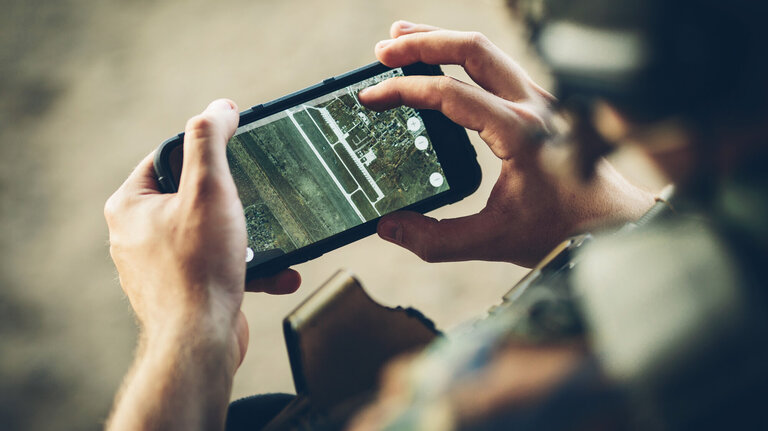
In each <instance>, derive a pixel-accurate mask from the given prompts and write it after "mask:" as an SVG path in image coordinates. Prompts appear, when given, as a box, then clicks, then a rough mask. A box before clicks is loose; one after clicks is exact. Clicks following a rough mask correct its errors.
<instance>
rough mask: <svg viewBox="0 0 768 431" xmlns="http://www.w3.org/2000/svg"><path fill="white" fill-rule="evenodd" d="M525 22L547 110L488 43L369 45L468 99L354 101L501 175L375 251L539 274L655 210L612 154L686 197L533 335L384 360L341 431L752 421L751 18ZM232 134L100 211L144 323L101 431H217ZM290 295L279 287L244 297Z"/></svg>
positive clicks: (585, 258) (646, 4) (224, 354)
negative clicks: (363, 404) (574, 240)
mask: <svg viewBox="0 0 768 431" xmlns="http://www.w3.org/2000/svg"><path fill="white" fill-rule="evenodd" d="M522 10H523V13H524V14H525V16H526V17H527V19H528V22H529V23H530V25H531V28H532V36H533V41H534V44H535V45H536V47H537V49H538V50H539V52H540V53H541V56H542V58H543V59H544V60H545V62H547V64H549V65H550V67H551V68H552V71H553V74H554V76H555V79H556V83H557V87H556V95H557V97H558V99H555V98H554V97H553V96H551V95H550V94H549V93H547V92H546V91H544V90H543V89H542V88H541V87H539V86H538V85H536V84H535V83H533V82H532V81H531V79H530V78H529V77H528V76H527V75H526V74H525V72H524V71H523V70H521V69H520V67H519V66H517V65H516V64H515V63H514V61H512V60H511V59H510V58H509V57H507V56H506V55H505V54H504V53H503V52H501V51H500V50H499V49H498V48H497V47H495V46H494V45H493V44H492V43H491V42H489V41H488V40H487V39H486V38H485V37H483V36H482V35H481V34H479V33H463V32H454V31H447V30H442V29H438V28H435V27H431V26H427V25H417V24H412V23H408V22H404V21H400V22H397V23H395V24H394V25H393V27H392V39H390V40H387V41H382V42H380V43H379V44H378V45H377V46H376V54H377V57H378V58H379V60H380V61H382V62H383V63H385V64H387V65H389V66H401V65H405V64H409V63H412V62H415V61H424V62H427V63H442V64H460V65H462V66H463V67H464V68H465V70H466V71H467V72H468V74H469V75H470V77H472V79H473V80H474V81H475V82H476V83H477V84H479V85H480V87H481V88H478V87H474V86H471V85H468V84H466V83H462V82H459V81H457V80H454V79H451V78H444V77H441V78H438V77H399V78H395V79H391V80H388V81H385V82H383V83H381V84H379V85H377V86H376V87H373V88H371V89H369V90H367V91H365V92H363V93H361V94H360V96H359V97H360V100H361V102H363V103H365V104H366V105H368V106H370V107H372V108H375V109H386V108H388V107H391V106H396V105H400V104H405V105H408V106H411V107H414V108H430V109H439V110H441V111H442V112H443V113H444V114H446V115H447V116H448V117H450V118H451V119H453V120H454V121H455V122H457V123H459V124H461V125H463V126H465V127H467V128H470V129H473V130H477V131H478V132H479V133H480V136H481V137H482V138H483V140H484V141H485V142H486V143H487V144H488V145H489V147H490V149H491V150H492V151H493V152H494V154H496V155H497V156H498V157H499V158H500V159H501V163H502V172H501V175H500V177H499V179H498V181H497V184H496V186H495V187H494V189H493V191H492V193H491V196H490V197H489V200H488V205H487V206H486V208H485V209H484V210H482V211H481V212H480V213H479V214H476V215H471V216H467V217H463V218H459V219H454V220H441V221H437V220H433V219H430V218H428V217H425V216H422V215H419V214H415V213H398V214H393V215H390V216H387V217H385V218H384V219H382V221H381V222H380V224H379V227H378V232H379V235H380V236H381V237H383V238H384V239H387V240H389V241H392V242H394V243H396V244H398V245H401V246H403V247H406V248H407V249H409V250H412V251H413V252H415V253H416V254H418V255H419V256H420V257H422V258H423V259H425V260H428V261H447V260H466V259H486V260H501V261H509V262H515V263H520V264H524V265H532V264H535V263H536V262H537V261H538V260H539V259H541V258H542V257H544V255H545V254H546V253H547V252H548V251H549V249H551V248H552V247H554V246H555V245H556V244H557V243H558V242H560V241H561V240H563V239H565V238H566V237H567V236H568V235H570V234H573V233H575V232H578V231H580V230H582V229H583V228H584V227H585V226H603V227H607V226H609V225H615V224H616V223H622V222H627V221H633V220H636V219H637V218H639V217H640V216H641V215H642V214H643V213H644V212H645V211H646V210H648V208H650V207H651V205H652V204H653V202H654V196H653V195H651V194H649V193H647V192H645V191H643V190H641V189H639V188H637V187H635V186H633V185H631V184H629V183H628V182H627V181H626V180H625V179H624V178H623V177H621V176H620V175H619V174H618V173H616V172H615V171H614V170H613V169H612V168H611V167H610V166H609V165H608V164H607V162H605V161H604V160H602V159H601V156H602V155H603V154H604V153H605V152H606V151H608V150H609V149H611V148H612V147H613V146H615V145H619V144H631V145H637V146H639V147H640V148H642V149H643V150H644V151H646V152H647V153H648V155H649V156H650V158H651V159H652V160H653V161H654V162H655V163H656V164H657V166H658V167H659V169H660V170H661V171H662V172H664V173H665V174H666V175H667V176H669V177H670V179H671V180H672V181H674V182H675V183H676V184H677V186H678V190H679V192H678V194H677V197H676V198H675V199H674V200H672V201H669V202H667V204H668V205H669V206H670V207H672V208H673V212H672V214H671V215H666V216H664V217H662V218H661V219H658V220H654V221H652V222H651V223H649V224H647V225H645V226H643V227H640V228H637V229H634V230H631V229H622V230H621V231H620V232H619V233H618V234H609V233H607V232H606V233H604V234H601V235H598V237H597V239H596V240H595V241H594V242H593V243H592V244H589V245H587V246H585V247H584V249H583V251H580V252H579V253H578V255H577V259H576V260H575V263H577V265H576V266H575V269H574V270H573V271H572V272H569V273H568V274H567V277H565V280H561V281H559V282H557V283H555V282H554V281H552V284H558V286H560V285H562V286H565V287H564V288H562V289H561V288H560V287H553V288H552V289H551V291H552V292H565V294H564V296H562V297H558V301H555V302H552V301H550V302H549V303H548V304H556V305H558V306H557V307H554V308H553V307H545V308H544V311H543V314H544V316H545V319H544V323H543V324H542V323H541V319H539V318H538V317H537V316H538V315H539V314H541V310H540V309H538V308H536V307H533V306H531V307H526V306H518V307H517V308H514V307H512V309H511V311H509V312H504V313H499V314H496V315H493V316H491V317H490V318H489V319H486V320H485V321H484V322H483V323H481V324H478V325H476V326H475V327H474V328H471V329H468V330H466V331H465V332H464V333H463V334H457V335H456V337H455V338H454V339H453V341H451V342H446V341H442V342H438V343H437V344H436V345H434V346H432V347H430V349H428V350H427V351H425V352H424V353H422V354H420V355H417V356H416V357H415V358H412V359H407V360H403V361H400V362H398V363H396V364H395V365H394V366H393V367H391V368H390V371H389V372H388V373H387V374H386V377H385V379H384V385H383V388H382V390H381V393H380V396H379V397H378V399H377V400H376V401H374V402H373V403H372V405H371V406H369V407H368V408H367V409H365V410H364V411H363V412H362V413H361V414H360V415H359V416H358V417H357V418H356V419H355V420H354V421H353V422H352V423H351V424H350V426H351V427H352V428H353V429H512V428H533V429H556V428H576V427H583V428H593V427H597V426H602V427H614V428H625V427H637V428H642V429H649V428H651V429H653V428H665V429H666V428H669V429H689V428H705V429H706V428H711V427H729V428H733V427H736V428H745V427H747V426H750V425H751V426H754V425H755V424H759V423H760V422H758V420H759V419H760V412H761V410H760V407H761V406H760V403H761V402H762V401H764V400H765V399H768V397H766V379H767V377H768V371H766V370H765V365H764V364H765V363H768V348H766V347H765V346H764V343H763V340H764V339H765V336H766V335H767V332H768V324H767V323H766V313H765V305H766V303H765V296H764V295H765V292H764V284H765V281H764V279H765V272H766V270H765V263H766V255H767V254H766V247H767V246H768V225H767V224H766V222H765V220H766V216H767V215H768V194H767V193H766V192H767V191H768V190H767V189H766V187H767V186H768V184H767V181H768V176H766V174H765V170H764V169H763V166H764V163H765V162H766V161H768V145H767V144H766V140H768V129H766V121H765V120H766V118H765V117H766V113H768V83H767V82H766V80H765V76H768V73H767V72H768V66H767V63H766V59H765V56H764V55H763V51H764V49H763V47H764V43H765V42H766V40H767V38H766V33H765V32H766V30H765V26H764V20H765V18H766V13H765V12H766V11H765V6H762V5H761V3H760V2H754V1H751V0H734V1H731V2H727V3H726V2H718V1H714V0H698V1H695V2H694V1H692V0H687V1H686V0H676V1H669V0H667V1H663V0H653V1H652V0H644V1H643V0H586V1H585V0H582V1H579V2H574V1H567V0H551V1H531V2H528V3H526V4H525V5H523V6H522ZM566 120H567V121H566ZM562 123H568V124H570V127H563V126H561V124H562ZM236 124H237V110H236V108H235V106H234V104H233V103H232V102H229V101H223V100H220V101H216V102H213V103H212V104H211V105H210V106H209V107H208V108H207V109H206V111H205V112H204V113H203V114H201V115H199V116H197V117H194V118H193V119H191V120H190V121H189V123H188V124H187V130H186V132H187V133H186V138H185V140H186V142H185V146H186V148H187V150H186V152H185V161H184V163H185V165H184V170H183V175H184V176H185V177H183V178H182V185H181V187H180V191H179V193H177V194H175V195H161V194H159V192H158V191H157V189H156V183H155V180H154V173H153V171H152V158H151V156H150V157H148V158H146V159H145V160H144V161H143V162H141V164H140V165H139V166H138V167H137V169H136V170H135V171H134V173H133V174H131V176H130V177H129V178H128V180H127V181H126V182H125V184H124V185H123V186H122V187H121V188H120V189H119V190H118V191H117V192H116V193H115V194H114V195H113V196H112V197H111V198H110V199H109V201H108V202H107V205H106V208H105V213H106V216H107V221H108V224H109V227H110V242H111V252H112V256H113V259H114V260H115V263H116V265H117V268H118V271H119V272H120V281H121V284H122V286H123V289H124V290H125V291H126V293H127V295H128V297H129V298H130V300H131V304H132V306H133V307H134V309H135V311H136V314H137V316H138V318H139V320H140V321H141V323H142V327H143V331H142V341H141V345H140V349H139V352H138V354H137V359H136V361H135V365H134V368H133V370H132V371H131V373H130V374H129V376H128V377H127V378H126V383H125V385H124V387H123V389H122V390H121V393H120V395H119V396H118V398H117V401H116V403H115V408H114V411H113V414H112V418H111V420H110V424H109V427H110V428H111V429H153V428H157V429H221V428H222V427H223V425H224V416H225V412H226V405H227V400H228V397H229V392H230V388H231V383H232V376H233V374H234V371H235V369H236V368H237V366H238V364H239V363H240V361H241V360H242V357H243V355H244V354H245V349H246V347H247V346H246V340H247V326H246V324H245V320H244V317H243V316H242V314H241V313H240V312H239V307H240V303H241V301H242V296H243V288H242V280H243V278H244V273H243V271H244V267H243V266H242V265H241V264H240V263H241V262H242V261H243V259H244V258H245V256H244V253H245V252H244V250H245V246H246V244H245V241H246V238H245V237H246V235H245V221H244V218H243V213H242V208H241V206H240V202H239V200H238V199H237V192H236V190H235V188H234V183H233V182H232V179H231V175H230V174H229V170H228V166H227V162H226V155H225V151H224V147H225V145H226V142H227V140H228V138H229V137H230V136H231V135H232V133H233V132H234V130H235V127H236ZM559 147H566V148H568V147H572V148H575V154H576V156H574V157H573V159H574V160H577V163H576V164H575V165H576V166H577V169H575V171H577V172H578V173H579V175H580V176H581V177H583V178H582V179H581V180H578V179H576V178H574V177H572V176H569V175H567V174H565V173H564V172H566V171H567V170H566V169H562V165H557V166H558V168H557V169H551V168H548V167H549V166H551V165H552V163H550V162H549V161H550V160H551V159H550V158H549V156H548V154H550V153H552V152H553V151H556V149H557V148H559ZM298 284H299V277H298V274H297V273H295V272H293V271H285V272H283V273H281V274H278V275H277V276H275V277H273V278H270V279H267V280H259V281H255V282H253V283H252V284H251V285H250V286H248V288H249V289H250V290H262V291H267V292H271V293H287V292H291V291H293V290H295V289H296V288H297V287H298ZM546 287H547V286H543V287H541V289H544V288H546ZM539 289H540V287H537V288H536V289H535V290H533V291H539ZM541 291H544V290H541ZM561 299H562V300H561ZM532 304H533V303H532ZM523 305H525V304H523ZM560 305H562V307H560ZM553 310H555V311H553ZM560 310H565V311H560Z"/></svg>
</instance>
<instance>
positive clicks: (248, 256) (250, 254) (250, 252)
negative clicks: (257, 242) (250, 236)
mask: <svg viewBox="0 0 768 431" xmlns="http://www.w3.org/2000/svg"><path fill="white" fill-rule="evenodd" d="M252 260H253V250H251V248H250V247H246V248H245V261H246V262H250V261H252Z"/></svg>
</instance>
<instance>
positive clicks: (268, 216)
mask: <svg viewBox="0 0 768 431" xmlns="http://www.w3.org/2000/svg"><path fill="white" fill-rule="evenodd" d="M401 75H403V71H402V69H393V70H389V71H387V72H384V73H382V74H379V75H376V76H373V77H371V78H368V79H366V80H364V81H361V82H357V83H355V84H352V85H350V86H348V87H345V88H342V89H340V90H337V91H334V92H332V93H329V94H326V95H323V96H320V97H318V98H316V99H313V100H310V101H308V102H305V103H303V104H300V105H297V106H294V107H291V108H288V109H286V110H284V111H281V112H279V113H277V114H273V115H270V116H268V117H265V118H262V119H259V120H256V121H255V122H252V123H248V124H245V125H243V126H241V127H239V128H238V129H237V131H236V133H235V135H234V136H233V137H232V139H231V140H230V142H229V144H228V145H227V157H228V159H229V164H230V168H231V171H232V176H233V177H234V180H235V184H236V185H237V189H238V192H239V194H240V200H241V202H242V204H243V209H244V211H245V218H246V224H247V230H248V253H247V259H248V262H249V263H250V265H255V264H258V263H260V262H264V261H267V260H269V259H272V258H274V257H276V256H279V255H281V254H283V253H289V252H291V251H294V250H297V249H299V248H301V247H304V246H307V245H310V244H312V243H315V242H318V241H320V240H323V239H326V238H328V237H330V236H333V235H335V234H338V233H340V232H343V231H345V230H348V229H350V228H352V227H355V226H358V225H360V224H362V223H365V222H366V221H369V220H372V219H375V218H377V217H380V216H382V215H384V214H387V213H390V212H393V211H396V210H398V209H401V208H403V207H405V206H408V205H410V204H413V203H416V202H419V201H421V200H424V199H426V198H429V197H431V196H434V195H437V194H439V193H441V192H445V191H447V190H448V189H449V184H448V182H447V180H446V177H445V174H444V172H443V169H442V167H441V165H440V162H439V161H438V158H437V154H436V153H435V151H434V149H433V147H432V142H431V139H430V137H429V135H428V134H427V131H426V129H425V125H424V121H423V119H422V117H421V116H420V115H419V113H418V111H416V110H415V109H412V108H408V107H400V108H395V109H391V110H389V111H385V112H374V111H371V110H368V109H366V108H365V107H363V106H362V105H361V104H360V102H359V101H358V99H357V93H358V92H359V91H360V90H361V89H363V88H365V87H368V86H371V85H374V84H376V83H378V82H381V81H383V80H385V79H388V78H391V77H394V76H401Z"/></svg>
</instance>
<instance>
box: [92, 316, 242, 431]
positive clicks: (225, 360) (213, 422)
mask: <svg viewBox="0 0 768 431" xmlns="http://www.w3.org/2000/svg"><path fill="white" fill-rule="evenodd" d="M230 343H232V341H231V340H229V339H227V335H224V334H222V335H218V334H213V333H212V331H210V330H205V329H201V330H194V329H191V328H189V327H187V328H184V329H183V330H181V331H177V330H172V329H166V330H163V331H162V333H160V334H156V335H153V336H146V335H145V336H143V340H142V346H140V349H139V351H138V354H137V357H136V360H135V362H134V366H133V369H132V372H131V373H129V375H128V377H127V378H126V381H125V383H124V387H123V389H122V390H121V392H120V394H119V395H118V398H117V399H116V401H115V407H114V409H113V412H112V415H111V418H110V420H109V422H108V425H107V429H108V430H112V431H117V430H137V429H140V430H155V429H157V430H177V429H178V430H215V429H223V427H224V420H225V415H226V408H227V404H228V402H229V396H230V392H231V388H232V377H233V375H234V370H235V360H233V358H232V357H231V352H232V347H231V345H230Z"/></svg>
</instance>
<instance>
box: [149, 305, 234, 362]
mask: <svg viewBox="0 0 768 431" xmlns="http://www.w3.org/2000/svg"><path fill="white" fill-rule="evenodd" d="M234 325H235V322H234V318H233V316H232V315H231V314H229V313H213V312H199V311H189V310H188V311H187V312H183V313H182V312H179V313H175V314H172V315H170V314H169V315H168V316H167V318H166V319H163V320H162V321H161V322H153V324H151V325H143V327H142V331H141V339H140V348H139V354H140V356H141V357H144V356H148V355H153V356H154V357H155V359H157V358H158V357H166V358H167V359H168V360H173V358H174V357H180V356H182V355H188V356H190V357H191V359H192V360H193V361H194V362H196V364H197V365H199V366H203V367H205V366H206V365H207V364H208V363H210V364H211V365H212V366H213V367H214V369H215V370H217V372H219V371H224V372H226V374H228V375H230V376H231V375H234V372H235V370H236V369H237V366H238V365H239V362H240V352H239V346H238V342H237V339H236V337H235V335H234V333H235V330H234Z"/></svg>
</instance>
